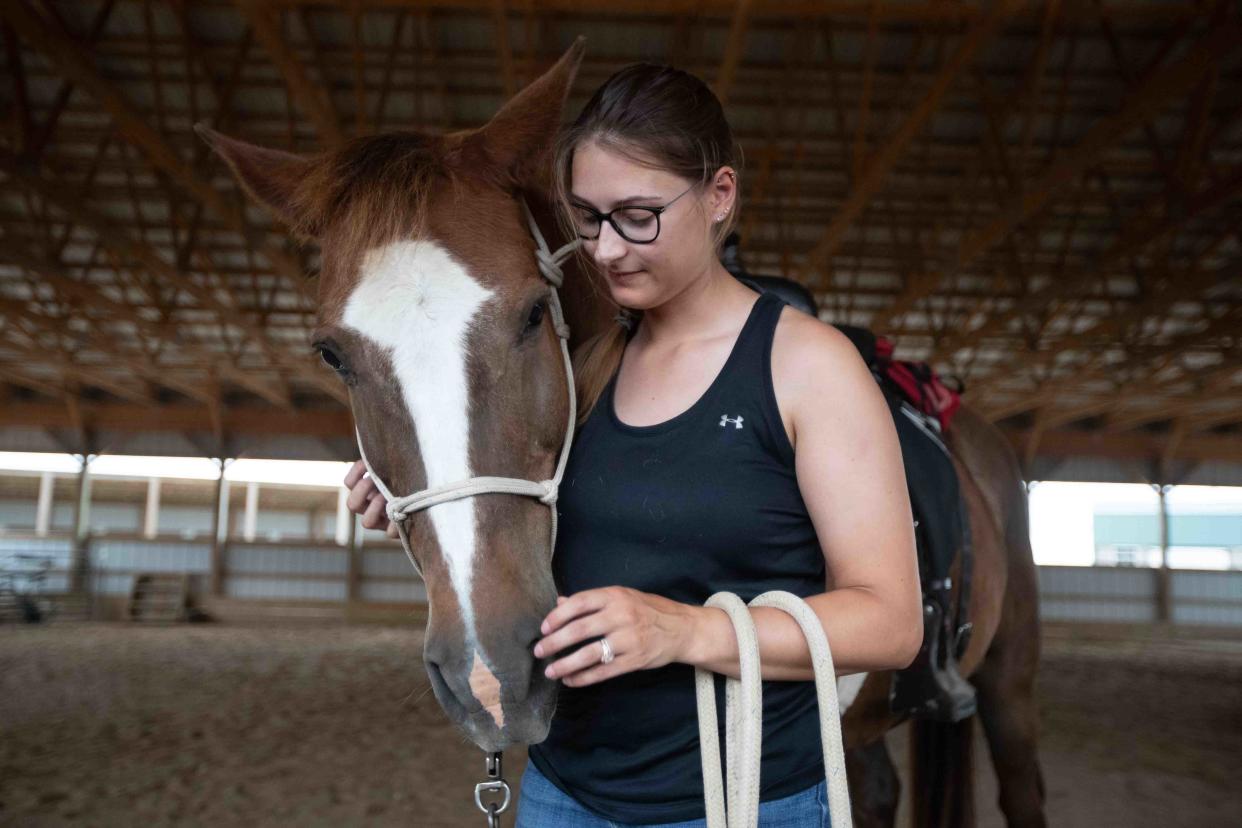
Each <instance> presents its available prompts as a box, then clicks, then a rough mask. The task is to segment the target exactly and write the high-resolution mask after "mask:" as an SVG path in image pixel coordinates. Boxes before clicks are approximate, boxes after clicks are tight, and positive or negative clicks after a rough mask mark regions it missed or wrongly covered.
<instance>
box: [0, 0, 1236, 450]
mask: <svg viewBox="0 0 1242 828" xmlns="http://www.w3.org/2000/svg"><path fill="white" fill-rule="evenodd" d="M0 33H2V35H3V44H0V53H2V54H3V61H4V73H3V77H2V78H0V107H3V111H4V124H5V129H4V131H3V134H2V135H0V330H3V336H2V338H0V394H3V395H5V397H6V402H5V405H4V415H3V425H5V426H29V425H55V427H58V428H59V427H65V428H76V429H80V430H81V431H82V433H83V434H87V433H89V432H90V430H91V428H92V427H95V428H130V427H132V428H144V427H150V424H152V423H159V424H164V425H165V426H167V427H174V426H175V425H176V424H177V423H182V424H185V427H186V428H199V427H205V428H206V429H208V430H214V431H217V432H218V431H221V430H226V431H227V430H229V429H239V430H243V431H244V430H246V429H249V428H255V427H261V428H268V427H269V426H270V424H271V423H284V424H285V425H286V426H287V427H288V428H289V429H290V430H291V432H290V433H308V434H313V435H318V434H320V432H321V431H322V430H323V429H325V428H326V429H328V430H329V431H330V430H331V429H334V428H335V429H337V432H336V433H348V415H347V414H346V413H345V412H344V410H343V408H342V404H343V402H344V401H345V396H344V394H343V390H342V389H341V388H340V387H339V385H338V383H337V381H336V380H335V378H334V377H332V376H331V374H330V373H329V372H327V371H325V370H322V369H321V367H320V366H318V365H317V364H316V363H315V362H314V360H313V359H312V358H311V356H310V353H309V349H308V344H307V333H308V331H309V329H310V326H311V324H312V322H313V294H314V279H313V274H314V267H315V261H316V259H315V255H314V251H304V250H299V249H297V248H295V247H293V246H292V245H290V244H289V243H288V242H287V241H286V240H285V237H284V235H283V234H282V233H281V231H280V229H279V228H276V227H273V226H272V224H271V222H270V220H269V219H268V217H267V216H266V215H264V214H263V213H262V212H260V211H258V210H257V209H255V208H253V207H252V206H249V205H248V204H247V203H246V202H245V199H243V198H242V197H241V195H240V194H239V192H238V190H237V188H236V186H235V185H234V184H233V183H232V181H231V179H230V178H229V177H228V176H227V175H225V174H224V171H223V170H222V169H221V167H220V165H219V163H218V162H217V161H216V159H215V158H214V157H213V156H212V155H211V154H210V153H208V152H207V150H206V148H205V146H203V144H202V143H201V142H200V141H198V140H197V138H196V137H195V136H194V135H193V133H192V131H191V126H192V125H193V124H194V123H197V122H205V123H208V124H211V125H213V126H214V127H216V128H219V129H222V130H224V131H226V132H229V133H231V134H235V135H238V136H239V137H242V138H245V139H248V140H251V141H254V142H256V143H261V144H265V145H268V146H274V147H282V148H286V149H290V150H293V151H313V150H315V149H318V148H322V147H325V146H331V145H333V144H336V143H339V142H341V141H344V140H346V139H348V138H350V137H352V136H354V135H358V134H366V133H370V132H375V131H379V130H387V129H420V130H426V131H433V132H434V131H444V130H450V129H458V128H462V127H468V126H471V125H476V124H479V123H482V122H483V121H484V120H485V119H486V118H487V117H488V116H489V114H490V113H492V112H493V111H495V109H496V108H497V107H498V106H499V104H500V103H501V101H502V100H503V99H504V98H505V97H506V96H508V95H511V94H512V93H513V92H514V91H515V90H516V89H517V88H519V87H520V86H521V85H522V84H523V83H525V82H527V81H528V80H529V79H531V78H533V77H534V76H536V75H537V74H538V73H539V72H540V71H541V70H542V69H544V68H546V66H548V65H549V64H550V63H551V62H552V61H553V60H555V59H556V57H557V56H559V54H560V53H561V52H562V51H563V49H564V48H565V47H566V46H567V45H568V43H569V42H571V41H572V39H573V38H574V37H576V36H577V35H579V34H585V35H586V36H587V38H588V54H587V58H586V61H585V63H584V65H583V69H582V72H581V75H580V78H579V82H578V85H577V88H576V90H575V96H574V100H573V101H571V107H576V106H578V105H580V104H581V103H582V102H583V101H584V100H585V96H586V95H587V94H588V93H589V92H590V91H591V90H592V89H594V88H595V87H596V86H597V85H598V84H599V83H600V82H602V81H603V80H604V78H606V77H607V76H608V75H609V74H610V73H611V72H613V71H615V70H616V69H617V68H618V67H620V66H622V65H624V64H626V63H629V62H633V61H636V60H654V61H664V62H670V63H674V64H675V65H678V66H681V67H683V68H686V69H688V70H690V71H692V72H695V73H696V74H698V75H700V76H701V77H704V78H706V79H708V80H709V81H711V82H712V83H713V84H714V86H715V89H716V91H717V93H718V94H719V95H720V97H721V99H722V100H724V101H725V102H726V107H727V110H728V114H729V117H730V120H731V122H732V124H733V125H734V128H735V130H736V132H737V135H738V137H739V139H740V141H741V143H742V145H743V148H744V151H745V158H746V163H745V166H744V168H743V170H742V176H741V180H742V192H743V207H742V216H743V221H742V232H743V247H742V250H743V260H744V262H745V263H746V265H747V266H748V268H749V269H750V270H751V271H752V272H761V273H780V274H784V275H788V276H792V277H794V278H797V279H799V280H800V281H802V282H803V283H804V284H806V285H808V286H809V287H810V288H811V289H812V290H813V291H814V292H815V293H816V294H817V297H818V298H819V299H820V301H821V303H822V306H823V309H824V310H823V315H824V318H825V319H828V320H831V321H839V322H850V323H853V324H861V325H869V326H872V327H873V328H874V329H876V331H877V332H878V333H881V334H884V335H887V336H889V337H891V338H893V339H894V340H895V341H896V342H897V345H898V353H899V355H900V356H904V357H906V358H912V359H922V360H928V361H932V362H933V363H934V364H936V365H937V366H938V367H939V368H941V369H942V370H944V371H947V372H950V373H953V374H956V375H958V376H959V377H961V378H962V379H963V380H964V382H965V384H966V386H967V388H968V398H969V399H970V400H971V401H972V402H973V403H974V404H976V405H977V406H979V407H980V408H982V409H983V410H984V411H985V412H986V413H988V414H989V416H991V417H993V418H994V419H995V420H997V421H998V422H1000V423H1001V424H1002V425H1003V426H1004V427H1006V428H1008V429H1010V431H1011V433H1012V434H1013V435H1014V439H1015V443H1016V444H1017V445H1018V446H1019V448H1021V449H1022V450H1023V452H1024V455H1025V457H1026V458H1027V459H1028V460H1029V459H1032V458H1033V457H1034V454H1035V452H1037V451H1040V450H1047V451H1062V450H1064V451H1070V450H1077V449H1080V448H1081V449H1084V450H1087V449H1088V448H1089V447H1090V446H1092V445H1094V446H1096V448H1097V449H1099V447H1101V446H1104V445H1108V446H1110V448H1109V449H1108V451H1107V452H1104V453H1106V454H1107V453H1109V452H1116V451H1123V450H1124V447H1125V446H1130V447H1131V448H1132V450H1133V452H1134V454H1135V455H1136V456H1144V457H1148V456H1151V455H1152V452H1155V453H1156V454H1157V455H1158V456H1160V457H1163V458H1166V459H1168V458H1171V457H1172V456H1173V455H1177V456H1179V457H1184V458H1192V457H1193V458H1208V459H1210V457H1229V458H1239V457H1242V437H1239V430H1240V429H1242V363H1240V362H1239V360H1238V356H1239V353H1240V352H1242V341H1240V337H1242V310H1240V308H1242V278H1240V275H1242V238H1239V235H1238V229H1237V228H1238V227H1239V221H1240V220H1242V12H1239V10H1238V6H1237V4H1236V3H1232V2H1228V0H1199V2H1182V1H1181V0H1150V1H1149V2H1139V1H1138V0H1092V1H1091V2H1069V0H995V2H985V1H984V0H978V1H977V2H974V1H973V0H939V1H935V2H933V1H929V2H920V1H919V0H907V1H906V2H887V1H885V0H870V1H867V0H858V1H857V2H846V1H845V0H815V2H812V0H771V2H762V3H760V2H752V0H662V2H659V3H655V2H650V0H609V2H607V3H605V2H599V1H598V0H588V2H580V1H579V0H575V1H574V2H570V0H555V1H554V2H542V1H541V2H538V3H535V2H506V0H350V2H344V0H337V1H336V2H332V1H331V0H315V1H314V2H312V1H311V0H306V1H305V2H303V1H302V0H273V1H272V2H264V1H263V0H235V2H233V3H231V4H230V3H226V2H217V3H210V4H208V3H190V2H185V0H82V2H68V0H12V2H7V3H4V4H0ZM256 411H268V412H271V413H279V416H269V417H266V418H265V417H263V416H256V415H255V413H254V412H256ZM144 412H145V413H144ZM260 422H262V423H263V425H262V426H257V425H255V424H256V423H260ZM204 423H205V424H206V425H205V426H204ZM299 429H301V430H302V431H301V432H299V431H298V430H299ZM1091 440H1094V441H1095V442H1094V443H1091V442H1090V441H1091ZM1084 441H1086V442H1084ZM1153 446H1155V447H1156V448H1153ZM1041 447H1042V449H1041ZM1118 447H1122V448H1118ZM1099 450H1100V451H1103V449H1099Z"/></svg>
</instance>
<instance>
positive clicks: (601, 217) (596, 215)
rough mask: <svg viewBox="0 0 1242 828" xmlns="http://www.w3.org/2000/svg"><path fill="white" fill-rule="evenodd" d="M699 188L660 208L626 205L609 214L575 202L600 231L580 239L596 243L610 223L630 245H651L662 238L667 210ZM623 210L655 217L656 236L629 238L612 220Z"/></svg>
mask: <svg viewBox="0 0 1242 828" xmlns="http://www.w3.org/2000/svg"><path fill="white" fill-rule="evenodd" d="M697 186H698V185H697V184H691V185H690V186H689V187H687V188H686V189H684V190H682V191H681V192H680V193H678V194H677V195H675V196H673V198H672V199H671V200H669V201H668V202H667V203H665V204H663V205H661V206H659V207H648V206H647V205H638V204H634V205H625V206H621V207H613V208H612V209H611V210H609V211H608V212H607V213H601V212H600V211H599V210H596V209H595V208H594V207H592V206H591V205H589V204H582V203H579V202H574V203H573V205H572V206H573V207H574V209H577V210H585V211H586V212H587V214H588V215H589V216H590V217H591V218H592V219H594V220H595V221H597V222H599V230H597V231H596V232H595V235H594V236H587V235H584V234H583V233H578V238H580V239H583V240H584V241H595V240H596V239H598V238H599V234H600V233H601V232H603V230H604V222H608V223H609V224H611V225H612V229H613V230H615V231H616V232H617V235H618V236H620V237H621V238H623V239H625V240H626V241H627V242H629V243H630V244H651V243H652V242H654V241H655V240H656V239H658V238H660V214H661V213H663V212H664V211H665V210H667V209H668V208H669V207H672V206H673V204H674V203H675V202H676V201H677V199H679V198H681V197H682V196H684V195H685V194H686V193H688V192H690V191H691V190H693V189H694V188H695V187H697ZM621 210H645V211H647V212H648V213H651V215H653V216H655V221H656V232H655V235H654V236H652V237H651V238H649V239H647V240H646V241H639V240H638V239H631V238H630V237H629V236H627V235H625V231H624V230H622V229H621V228H620V227H619V226H617V223H616V222H615V221H613V220H612V214H613V213H616V212H619V211H621Z"/></svg>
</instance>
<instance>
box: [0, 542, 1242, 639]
mask: <svg viewBox="0 0 1242 828" xmlns="http://www.w3.org/2000/svg"><path fill="white" fill-rule="evenodd" d="M73 549H74V543H73V540H72V539H71V538H68V537H65V536H63V535H58V536H54V537H35V536H33V535H21V534H0V561H3V562H4V564H5V565H4V567H3V568H5V569H12V568H23V567H24V568H27V569H29V568H31V567H32V566H33V564H31V563H30V560H31V559H29V558H20V557H15V556H21V555H27V556H44V557H47V558H48V559H49V560H50V562H51V564H52V568H51V570H50V571H49V574H48V576H47V580H46V582H45V585H44V589H45V590H46V591H49V592H64V591H67V590H68V588H69V572H70V569H71V566H72V561H73ZM211 549H212V548H211V544H210V543H208V542H206V541H179V540H172V539H166V538H161V539H158V540H146V539H143V538H138V537H128V538H118V537H93V538H89V539H87V540H86V541H85V553H86V560H87V562H88V563H89V566H90V571H91V576H90V583H91V584H92V588H93V590H94V591H95V592H96V593H97V594H100V595H103V596H114V597H119V596H124V595H127V594H128V593H129V591H130V588H131V586H132V584H133V577H134V575H135V574H136V573H139V572H177V573H187V574H190V575H193V576H195V578H196V581H197V583H196V591H197V592H198V593H199V594H205V591H206V590H207V589H208V585H209V583H210V578H211ZM222 552H223V554H222V567H221V568H222V575H223V579H222V583H221V586H222V592H223V595H224V597H226V598H230V599H237V600H242V601H269V602H282V603H298V602H303V603H313V604H325V603H326V604H344V603H347V602H350V601H351V595H350V582H351V578H352V579H353V581H354V594H353V596H352V600H353V602H356V603H362V604H419V603H422V602H425V601H426V599H427V593H426V589H425V588H424V586H423V583H422V580H421V579H420V578H419V577H418V576H417V575H416V574H415V573H414V570H413V567H411V566H410V563H409V561H408V560H406V557H405V553H404V552H403V551H402V550H401V549H400V547H398V546H396V545H393V544H385V545H383V546H374V547H365V546H364V547H362V548H359V549H356V550H354V554H355V555H356V557H355V560H354V566H353V568H352V572H351V567H350V554H351V552H350V549H349V548H348V547H344V546H338V545H335V544H313V543H301V544H294V543H265V542H253V543H247V542H241V541H230V542H229V543H227V544H226V545H224V547H223V550H222ZM22 561H25V562H26V563H24V564H22V563H20V562H22ZM15 562H18V564H19V565H18V566H16V567H15V566H14V563H15ZM1160 577H1161V573H1160V570H1158V569H1149V568H1142V567H1103V566H1041V567H1039V586H1040V614H1041V616H1042V617H1043V618H1045V619H1047V620H1051V621H1083V622H1111V623H1149V622H1154V621H1156V620H1157V617H1158V610H1157V607H1158V600H1159V581H1160ZM1168 577H1169V590H1168V594H1169V617H1170V620H1172V621H1173V622H1174V623H1177V624H1194V625H1211V626H1231V627H1235V626H1236V627H1242V572H1236V571H1223V572H1216V571H1211V572H1209V571H1198V570H1172V571H1170V572H1169V573H1168Z"/></svg>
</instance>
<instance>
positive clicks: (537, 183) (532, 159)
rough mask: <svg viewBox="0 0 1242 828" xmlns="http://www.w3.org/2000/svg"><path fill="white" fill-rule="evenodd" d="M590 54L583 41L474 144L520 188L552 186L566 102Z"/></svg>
mask: <svg viewBox="0 0 1242 828" xmlns="http://www.w3.org/2000/svg"><path fill="white" fill-rule="evenodd" d="M585 50H586V38H583V37H579V38H578V39H577V40H575V41H574V43H573V45H572V46H570V47H569V49H568V51H566V52H565V54H563V55H562V56H561V58H560V60H558V61H557V62H556V64H555V65H554V66H553V67H552V68H551V69H549V70H548V71H546V72H544V73H543V74H542V75H541V76H540V77H539V78H538V79H536V80H535V81H534V82H532V83H531V84H530V85H529V86H527V87H526V88H525V89H523V90H522V91H521V92H519V93H517V95H515V96H514V97H513V98H512V99H511V100H510V101H509V102H508V103H506V104H505V105H504V106H503V107H502V108H501V110H500V111H499V112H497V113H496V116H495V117H494V118H492V119H491V120H490V121H488V123H487V125H486V126H484V127H483V128H481V129H480V130H479V131H478V132H476V133H475V134H474V135H473V136H471V137H470V139H469V140H468V144H469V145H470V146H472V147H479V148H482V149H483V150H484V151H485V152H486V154H487V157H488V159H489V160H490V161H491V162H492V163H493V164H496V165H498V166H499V167H500V168H501V169H502V170H504V171H505V172H506V173H507V174H508V176H509V177H510V178H511V179H512V180H513V181H514V182H515V183H517V184H518V185H519V186H523V187H531V188H534V189H538V190H544V189H546V187H547V184H548V181H549V174H550V172H551V168H552V154H553V150H554V148H555V145H556V135H557V133H558V132H559V131H560V128H561V118H562V114H563V113H564V111H565V101H566V100H567V99H568V98H569V90H570V89H571V88H573V85H574V78H575V77H576V76H577V74H578V66H579V64H581V63H582V53H583V52H584V51H585Z"/></svg>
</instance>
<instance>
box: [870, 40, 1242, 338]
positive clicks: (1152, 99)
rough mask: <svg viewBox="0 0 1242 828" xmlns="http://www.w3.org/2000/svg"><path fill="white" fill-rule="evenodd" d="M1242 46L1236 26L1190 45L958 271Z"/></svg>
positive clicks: (929, 286)
mask: <svg viewBox="0 0 1242 828" xmlns="http://www.w3.org/2000/svg"><path fill="white" fill-rule="evenodd" d="M1239 44H1242V29H1239V27H1237V26H1234V25H1228V26H1223V27H1220V28H1217V29H1214V30H1212V31H1210V32H1208V33H1207V34H1206V35H1204V36H1203V37H1202V38H1200V39H1199V40H1198V41H1196V42H1194V43H1192V44H1189V45H1188V47H1187V49H1186V51H1185V54H1184V55H1183V57H1181V58H1179V59H1178V60H1176V61H1174V62H1172V63H1171V64H1169V65H1167V66H1166V67H1164V68H1163V69H1162V70H1161V71H1159V72H1158V73H1156V74H1155V75H1154V76H1153V77H1152V78H1150V79H1149V80H1148V81H1147V82H1146V83H1145V84H1144V85H1143V88H1142V89H1135V90H1133V91H1132V92H1131V93H1130V95H1129V97H1128V98H1127V100H1126V102H1125V103H1124V104H1123V105H1122V107H1121V109H1120V110H1119V111H1118V112H1116V113H1115V114H1114V115H1112V116H1111V117H1109V118H1106V119H1104V120H1103V121H1101V122H1099V123H1097V124H1095V126H1093V127H1092V128H1091V129H1090V130H1089V131H1088V132H1087V134H1086V136H1084V137H1083V139H1082V140H1081V141H1080V142H1079V143H1078V144H1077V145H1076V146H1075V147H1074V148H1073V149H1071V150H1068V151H1067V152H1065V153H1063V154H1062V155H1061V156H1059V157H1058V158H1057V160H1056V161H1055V162H1054V163H1053V164H1051V165H1050V166H1049V168H1048V169H1047V170H1046V171H1045V172H1044V173H1043V175H1041V176H1040V177H1039V179H1038V180H1037V181H1035V182H1033V183H1032V185H1031V186H1030V187H1029V188H1027V189H1025V190H1024V191H1023V192H1022V193H1020V194H1019V195H1018V196H1017V197H1016V198H1014V199H1013V200H1012V201H1011V202H1010V203H1009V204H1008V205H1006V206H1005V207H1004V208H1003V209H1002V210H1001V211H1000V213H999V215H998V216H997V217H996V218H995V219H993V220H992V221H990V222H988V223H987V224H986V225H984V226H983V227H981V228H979V229H978V230H976V231H975V232H973V233H971V234H970V235H968V236H967V237H966V238H964V239H963V240H962V243H961V245H960V246H959V247H958V250H957V254H956V256H955V260H954V262H953V269H954V270H960V269H962V268H964V267H966V266H967V265H968V264H970V263H972V262H974V261H975V260H976V259H977V258H978V257H979V256H980V255H982V254H983V253H984V252H986V251H987V250H988V249H989V248H991V247H992V246H993V245H994V244H995V243H996V242H997V241H999V240H1000V239H1002V238H1003V237H1005V236H1006V235H1007V234H1009V233H1010V232H1012V231H1013V229H1014V228H1015V227H1016V226H1018V225H1019V224H1020V223H1021V222H1023V221H1025V220H1027V219H1029V218H1030V217H1031V216H1033V215H1034V214H1035V213H1036V212H1037V211H1039V210H1040V209H1042V208H1043V207H1044V206H1045V205H1047V203H1048V202H1049V201H1050V200H1052V199H1053V198H1055V197H1056V196H1057V195H1058V194H1059V193H1060V192H1061V191H1062V190H1063V189H1064V188H1065V187H1067V186H1068V185H1071V184H1072V183H1073V182H1075V181H1076V180H1077V179H1078V178H1079V177H1080V176H1081V175H1082V174H1083V173H1084V172H1085V171H1086V170H1087V169H1088V168H1089V167H1090V166H1091V165H1092V164H1093V163H1095V161H1096V160H1097V159H1098V158H1099V156H1100V154H1101V153H1102V152H1103V151H1104V150H1105V149H1107V148H1108V147H1110V146H1112V145H1113V144H1114V143H1116V141H1117V140H1118V139H1120V138H1121V137H1122V136H1124V135H1125V134H1126V133H1127V132H1129V131H1130V130H1131V129H1133V128H1135V127H1136V126H1139V125H1140V124H1143V123H1146V121H1147V120H1148V119H1149V118H1151V117H1152V115H1154V114H1155V113H1156V112H1157V111H1158V110H1159V109H1160V108H1161V107H1163V106H1164V105H1166V104H1167V103H1168V101H1169V100H1170V99H1172V98H1173V97H1175V96H1177V95H1180V94H1184V93H1185V92H1187V91H1188V90H1189V89H1191V88H1192V87H1193V86H1194V85H1195V84H1197V83H1198V82H1199V81H1200V80H1202V78H1203V77H1204V76H1205V75H1206V74H1207V73H1208V72H1209V71H1211V70H1212V67H1213V66H1215V64H1216V61H1218V60H1219V59H1220V57H1221V56H1222V55H1223V54H1225V53H1226V52H1228V51H1229V50H1230V49H1233V48H1237V46H1238V45H1239ZM942 278H943V275H941V274H935V275H932V276H930V277H929V278H927V279H923V280H918V281H916V282H915V283H914V284H912V285H908V286H907V287H906V289H905V290H903V291H902V292H901V293H900V294H899V295H898V296H897V298H896V299H895V300H894V302H893V304H892V306H890V307H889V308H887V309H886V310H885V311H884V312H883V313H882V314H880V315H879V316H878V317H877V318H876V319H875V320H874V321H873V325H874V326H875V327H876V328H878V329H880V330H883V329H885V328H887V327H888V326H889V325H891V324H892V323H893V321H894V319H896V318H897V317H898V316H900V315H901V314H903V313H905V312H906V311H908V310H909V309H910V308H911V307H912V306H913V305H914V304H915V303H916V302H918V301H919V300H920V299H923V298H925V297H926V296H928V295H929V294H930V293H931V292H932V291H933V290H935V288H936V286H937V285H938V284H939V283H940V282H941V280H942Z"/></svg>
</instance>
